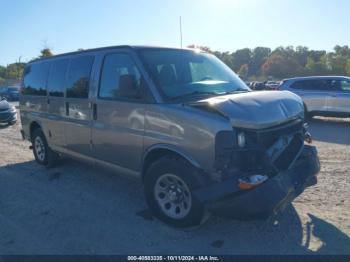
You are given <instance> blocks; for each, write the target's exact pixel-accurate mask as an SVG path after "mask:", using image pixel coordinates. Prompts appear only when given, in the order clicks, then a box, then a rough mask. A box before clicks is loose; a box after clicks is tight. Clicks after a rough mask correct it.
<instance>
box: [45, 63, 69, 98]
mask: <svg viewBox="0 0 350 262" xmlns="http://www.w3.org/2000/svg"><path fill="white" fill-rule="evenodd" d="M68 64H69V60H68V59H62V60H58V61H55V62H53V64H52V66H51V70H50V74H49V80H48V83H47V89H48V91H49V95H50V96H56V97H62V96H63V93H64V83H65V80H66V72H67V68H68Z"/></svg>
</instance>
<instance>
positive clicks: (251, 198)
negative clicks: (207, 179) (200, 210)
mask: <svg viewBox="0 0 350 262" xmlns="http://www.w3.org/2000/svg"><path fill="white" fill-rule="evenodd" d="M319 170H320V163H319V159H318V156H317V150H316V148H315V147H313V146H304V148H303V151H302V152H301V154H300V155H299V157H298V158H297V160H296V161H295V162H294V164H293V165H292V166H291V167H290V168H289V169H287V170H285V171H282V172H280V173H278V174H277V175H275V176H273V177H270V178H269V179H268V180H267V181H265V182H264V183H262V184H261V185H259V186H257V187H255V188H253V189H250V190H242V189H240V188H239V186H238V181H237V178H231V179H229V180H226V181H224V182H220V183H215V184H213V185H211V186H209V187H205V188H201V189H198V190H196V191H195V192H194V194H195V196H196V198H197V199H199V200H200V201H201V202H202V203H204V204H205V206H206V207H207V208H208V209H209V210H210V211H213V212H215V213H219V214H221V215H227V216H230V217H236V218H256V217H261V216H263V217H266V216H267V215H269V214H271V213H274V212H278V211H279V210H281V209H283V208H284V207H285V206H286V205H288V204H289V203H291V202H292V201H293V200H294V199H295V198H296V197H297V196H299V195H300V194H301V193H302V192H303V191H304V189H305V188H306V187H309V186H312V185H314V184H316V183H317V179H316V174H317V173H318V172H319Z"/></svg>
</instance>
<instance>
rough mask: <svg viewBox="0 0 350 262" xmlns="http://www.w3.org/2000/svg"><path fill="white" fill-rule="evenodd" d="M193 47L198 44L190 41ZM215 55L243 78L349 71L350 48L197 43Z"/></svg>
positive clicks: (343, 73)
mask: <svg viewBox="0 0 350 262" xmlns="http://www.w3.org/2000/svg"><path fill="white" fill-rule="evenodd" d="M189 47H191V48H194V47H196V46H194V45H190V46H189ZM196 48H199V49H202V50H204V51H207V52H210V53H212V54H214V55H216V56H217V57H218V58H219V59H221V60H222V61H223V62H224V63H226V64H227V65H228V66H229V67H230V68H231V69H232V70H233V71H235V72H236V73H237V74H238V75H240V77H241V78H243V79H244V80H261V81H265V80H268V79H283V78H288V77H295V76H310V75H350V48H349V47H348V46H347V45H345V46H339V45H337V46H335V47H334V49H333V50H332V51H331V52H327V51H325V50H311V49H309V48H308V47H305V46H297V47H296V48H294V47H293V46H287V47H277V48H276V49H274V50H271V49H270V48H268V47H256V48H254V49H249V48H243V49H239V50H236V51H235V52H233V53H230V52H219V51H213V50H211V49H210V48H208V47H203V46H199V47H196Z"/></svg>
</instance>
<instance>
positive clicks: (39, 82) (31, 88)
mask: <svg viewBox="0 0 350 262" xmlns="http://www.w3.org/2000/svg"><path fill="white" fill-rule="evenodd" d="M49 67H50V63H49V62H40V63H35V64H30V65H28V66H27V67H26V68H25V70H24V78H23V90H22V94H24V95H38V96H46V82H47V77H48V72H49Z"/></svg>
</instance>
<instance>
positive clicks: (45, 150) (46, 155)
mask: <svg viewBox="0 0 350 262" xmlns="http://www.w3.org/2000/svg"><path fill="white" fill-rule="evenodd" d="M39 141H41V143H42V145H41V151H39V150H38V146H37V144H38V143H39ZM32 147H33V154H34V157H35V160H36V161H37V162H38V163H39V164H40V165H43V166H45V167H52V166H54V165H55V164H56V163H57V160H58V154H57V153H55V152H54V151H52V150H51V148H50V147H49V146H48V144H47V141H46V138H45V135H44V133H43V131H42V130H41V129H40V128H37V129H35V130H34V132H33V134H32Z"/></svg>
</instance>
